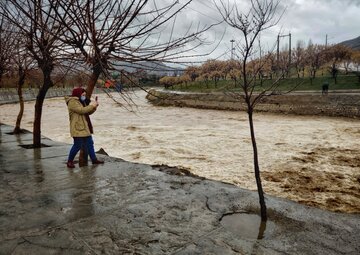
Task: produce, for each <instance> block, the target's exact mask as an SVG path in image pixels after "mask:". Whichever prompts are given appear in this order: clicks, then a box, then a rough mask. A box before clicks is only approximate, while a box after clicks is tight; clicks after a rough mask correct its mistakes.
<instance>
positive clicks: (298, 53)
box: [292, 41, 305, 78]
mask: <svg viewBox="0 0 360 255" xmlns="http://www.w3.org/2000/svg"><path fill="white" fill-rule="evenodd" d="M292 59H293V63H294V67H295V69H296V73H297V77H298V78H300V73H302V77H304V73H305V49H304V42H303V41H297V43H296V48H295V49H294V50H293V51H292Z"/></svg>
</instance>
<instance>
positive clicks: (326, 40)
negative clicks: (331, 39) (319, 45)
mask: <svg viewBox="0 0 360 255" xmlns="http://www.w3.org/2000/svg"><path fill="white" fill-rule="evenodd" d="M327 44H328V35H327V34H326V36H325V47H326V48H327Z"/></svg>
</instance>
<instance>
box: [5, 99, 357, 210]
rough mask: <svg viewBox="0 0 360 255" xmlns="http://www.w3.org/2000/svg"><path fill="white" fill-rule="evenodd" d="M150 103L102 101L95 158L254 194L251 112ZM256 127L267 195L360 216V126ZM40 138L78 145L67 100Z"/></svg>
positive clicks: (289, 122) (292, 121) (50, 102)
mask: <svg viewBox="0 0 360 255" xmlns="http://www.w3.org/2000/svg"><path fill="white" fill-rule="evenodd" d="M145 95H146V94H145V93H144V92H136V93H135V94H130V96H131V99H132V100H133V101H134V103H135V104H136V106H133V107H131V108H130V107H127V109H125V108H124V107H121V106H119V105H118V104H116V103H115V102H114V101H113V100H112V99H110V98H108V97H107V96H106V95H105V94H100V95H98V96H99V102H100V106H99V108H98V110H97V111H96V112H95V113H94V114H93V115H92V116H91V119H92V122H93V126H94V130H95V134H94V141H95V149H96V150H98V149H100V148H103V149H104V150H105V151H106V152H107V153H108V154H109V155H110V156H113V157H119V158H122V159H124V160H128V161H132V162H139V163H146V164H166V165H169V166H178V167H182V168H186V169H189V170H190V171H191V172H192V173H194V174H196V175H199V176H203V177H206V178H209V179H214V180H220V181H224V182H229V183H233V184H235V185H237V186H240V187H243V188H248V189H251V190H256V183H255V177H254V170H253V154H252V146H251V140H250V132H249V125H248V120H247V114H246V113H245V112H235V111H219V110H205V109H193V108H177V107H157V106H153V105H151V104H149V103H148V102H147V100H146V99H145ZM114 97H115V99H116V100H118V101H121V102H122V103H124V99H122V98H121V97H119V96H118V95H117V94H114ZM125 105H126V104H125ZM18 110H19V106H18V105H17V104H10V105H2V106H0V122H2V123H5V124H9V125H14V124H15V121H16V116H17V113H18ZM33 118H34V102H26V103H25V113H24V117H23V121H22V128H25V129H29V130H32V124H33ZM254 121H255V122H254V124H255V131H256V139H257V144H258V152H259V162H260V170H261V176H262V180H263V186H264V190H265V192H266V193H267V194H271V195H274V196H278V197H284V198H288V199H291V200H294V201H298V202H300V203H303V204H306V205H310V206H316V207H319V208H324V209H327V210H331V211H339V212H349V213H359V212H360V146H359V141H360V120H357V119H347V118H330V117H323V116H295V115H280V114H269V113H255V115H254ZM42 135H44V136H47V137H49V138H51V139H53V140H55V141H60V142H66V143H69V144H70V143H72V138H71V137H70V134H69V123H68V113H67V108H66V104H65V101H64V100H63V99H62V98H54V99H46V100H45V103H44V109H43V117H42ZM69 148H70V146H69Z"/></svg>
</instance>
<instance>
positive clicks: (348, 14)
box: [177, 0, 360, 60]
mask: <svg viewBox="0 0 360 255" xmlns="http://www.w3.org/2000/svg"><path fill="white" fill-rule="evenodd" d="M184 1H185V0H180V3H183V2H184ZM215 1H217V2H218V0H215ZM225 1H227V0H225ZM232 1H233V2H234V1H235V2H236V4H237V6H238V8H239V9H240V10H241V9H246V6H248V4H249V2H250V0H232ZM280 3H281V6H280V11H282V10H284V9H285V12H284V14H283V16H282V18H281V20H280V21H279V23H278V25H276V26H275V27H273V28H271V29H269V30H267V31H266V32H264V34H263V35H262V37H261V40H262V42H263V43H262V44H264V47H269V48H270V47H272V46H273V45H274V44H275V42H276V38H277V35H278V34H279V33H281V34H289V33H291V35H292V46H295V45H296V42H297V41H298V40H302V41H304V42H305V44H307V43H308V42H309V40H311V41H312V42H313V43H314V44H325V40H326V35H328V44H335V43H339V42H342V41H344V40H349V39H353V38H356V37H358V36H360V0H282V1H281V2H280ZM220 20H221V16H220V14H219V11H218V10H217V9H216V6H215V4H214V1H213V0H193V2H192V3H191V5H190V6H189V7H187V8H186V10H185V11H183V12H182V13H181V14H180V15H179V17H178V18H177V26H178V28H177V29H178V32H179V31H180V30H181V27H183V28H184V29H185V28H186V27H187V25H186V24H188V22H192V23H193V24H197V23H198V22H200V24H203V25H204V24H211V23H214V22H216V21H220ZM179 25H180V27H179ZM225 29H226V30H225ZM224 32H225V33H224ZM222 36H223V38H222V39H221V37H222ZM204 37H206V39H207V40H209V41H214V42H217V43H220V44H219V46H218V48H217V49H216V50H215V51H214V52H213V53H212V54H211V55H210V56H208V58H218V59H220V60H225V59H229V58H230V54H231V53H230V48H231V43H230V40H231V39H234V40H235V41H237V42H238V41H240V40H241V38H242V37H241V33H239V32H238V31H236V30H233V29H232V28H230V27H229V26H227V25H226V24H225V23H223V24H221V25H219V26H217V27H215V28H213V29H211V31H209V32H207V33H206V34H205V35H204ZM280 42H281V43H280V47H281V48H282V47H285V46H286V45H287V44H288V37H284V38H282V39H281V41H280ZM213 46H214V45H213ZM203 50H205V48H202V49H199V50H198V53H201V52H202V51H203Z"/></svg>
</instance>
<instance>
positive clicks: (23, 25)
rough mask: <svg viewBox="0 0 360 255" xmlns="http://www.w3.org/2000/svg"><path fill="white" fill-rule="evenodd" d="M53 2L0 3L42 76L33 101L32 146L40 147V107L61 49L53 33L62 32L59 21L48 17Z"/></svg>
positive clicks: (13, 0) (21, 0)
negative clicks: (22, 38)
mask: <svg viewBox="0 0 360 255" xmlns="http://www.w3.org/2000/svg"><path fill="white" fill-rule="evenodd" d="M55 2H56V0H8V1H6V2H2V3H1V6H0V12H1V13H0V14H1V15H2V16H3V17H5V18H6V19H7V20H8V21H9V22H11V23H12V24H13V25H15V26H16V27H17V28H18V30H19V31H20V33H21V34H22V35H25V37H26V48H27V50H28V51H29V53H30V54H31V57H32V58H33V59H34V60H35V61H36V62H37V65H38V67H39V69H40V70H41V71H42V75H43V82H42V86H41V87H40V89H39V93H38V95H37V97H36V102H35V116H34V127H33V147H34V148H38V147H41V117H42V107H43V103H44V100H45V96H46V93H47V91H48V90H49V88H51V87H52V86H53V85H54V82H53V80H52V77H51V75H52V72H53V70H54V67H55V66H56V65H57V62H58V61H59V59H58V58H59V56H63V55H64V51H65V48H64V47H63V46H62V45H61V44H60V41H58V40H57V37H56V36H54V35H55V34H58V33H61V32H62V31H63V24H61V23H59V22H57V21H56V20H54V19H53V18H52V17H53V16H54V13H55V12H56V8H57V7H58V5H57V4H55Z"/></svg>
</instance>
